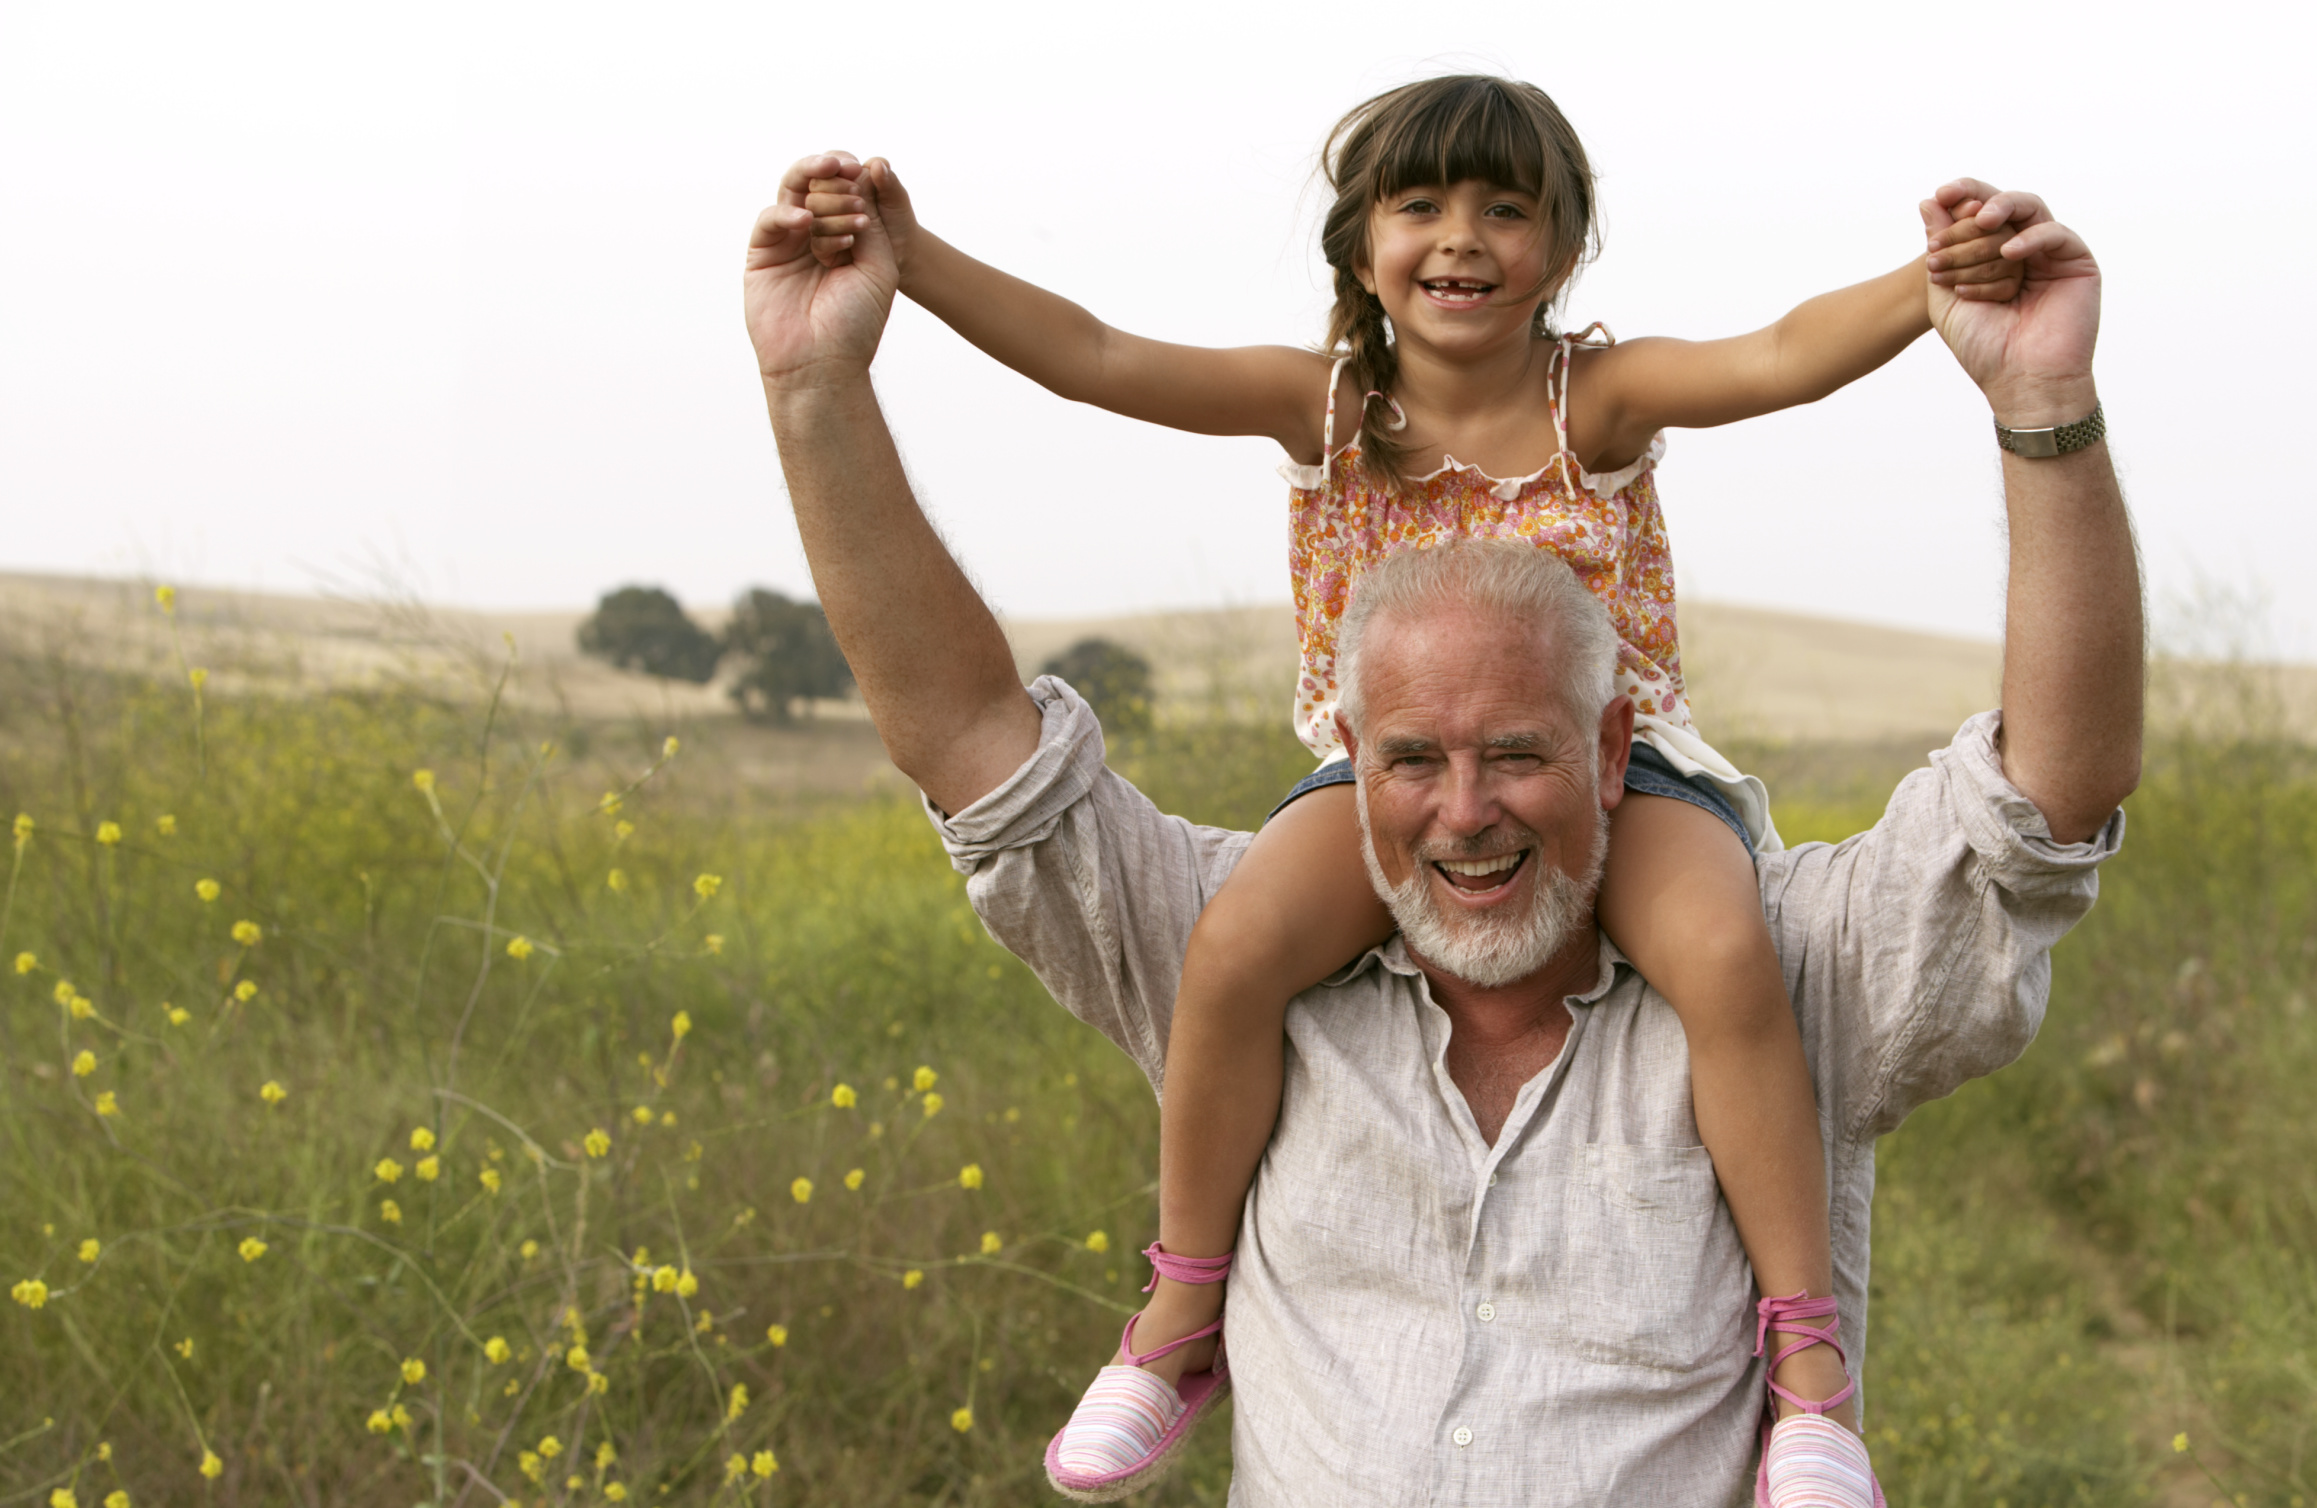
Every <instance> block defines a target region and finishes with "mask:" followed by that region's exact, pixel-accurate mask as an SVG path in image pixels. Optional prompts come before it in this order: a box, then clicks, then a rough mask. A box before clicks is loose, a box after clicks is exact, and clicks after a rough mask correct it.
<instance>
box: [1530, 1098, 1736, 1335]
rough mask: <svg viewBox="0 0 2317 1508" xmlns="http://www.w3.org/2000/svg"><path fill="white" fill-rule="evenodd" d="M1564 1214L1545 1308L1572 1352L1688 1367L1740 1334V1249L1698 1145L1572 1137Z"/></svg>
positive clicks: (1710, 1167) (1711, 1167)
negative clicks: (1581, 1142) (1587, 1141)
mask: <svg viewBox="0 0 2317 1508" xmlns="http://www.w3.org/2000/svg"><path fill="white" fill-rule="evenodd" d="M1560 1217H1561V1231H1560V1232H1559V1235H1560V1240H1559V1241H1557V1242H1554V1243H1552V1244H1553V1245H1557V1246H1558V1247H1559V1248H1560V1256H1561V1271H1560V1272H1559V1273H1557V1274H1555V1275H1553V1276H1554V1279H1555V1280H1554V1281H1553V1282H1552V1291H1551V1294H1550V1302H1549V1304H1548V1312H1551V1313H1554V1314H1556V1315H1557V1316H1558V1318H1559V1323H1560V1327H1561V1329H1562V1331H1563V1333H1564V1334H1565V1335H1566V1336H1567V1338H1568V1342H1569V1345H1570V1347H1571V1349H1573V1350H1574V1351H1575V1352H1576V1353H1577V1354H1579V1355H1581V1356H1584V1357H1585V1358H1587V1359H1589V1360H1593V1361H1600V1362H1608V1363H1611V1364H1614V1365H1619V1366H1637V1367H1650V1368H1656V1369H1665V1370H1674V1371H1689V1370H1692V1369H1695V1368H1697V1367H1699V1366H1702V1365H1705V1364H1706V1363H1708V1362H1709V1361H1711V1360H1713V1359H1714V1358H1715V1356H1716V1353H1717V1352H1720V1351H1723V1350H1725V1349H1726V1348H1727V1347H1729V1346H1731V1345H1733V1344H1738V1343H1739V1342H1740V1341H1742V1340H1743V1338H1744V1337H1743V1332H1744V1330H1745V1328H1746V1327H1745V1325H1744V1323H1743V1319H1744V1315H1743V1311H1744V1309H1745V1306H1746V1301H1747V1299H1748V1297H1749V1295H1750V1292H1751V1289H1750V1287H1749V1282H1748V1279H1747V1276H1746V1259H1745V1252H1744V1250H1743V1249H1742V1248H1741V1247H1740V1246H1739V1245H1738V1235H1737V1229H1736V1227H1735V1226H1734V1225H1732V1224H1731V1222H1730V1218H1729V1216H1728V1215H1727V1214H1725V1213H1724V1212H1723V1211H1722V1208H1721V1191H1720V1187H1719V1185H1718V1184H1716V1183H1715V1181H1714V1164H1713V1159H1712V1157H1711V1156H1710V1155H1708V1153H1707V1152H1706V1149H1705V1148H1703V1147H1635V1146H1623V1145H1617V1144H1610V1143H1596V1144H1593V1145H1589V1146H1584V1147H1579V1148H1577V1149H1576V1156H1575V1158H1574V1159H1573V1160H1572V1162H1571V1164H1570V1166H1569V1172H1568V1177H1567V1178H1566V1179H1564V1180H1563V1181H1562V1199H1561V1209H1560Z"/></svg>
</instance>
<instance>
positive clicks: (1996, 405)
mask: <svg viewBox="0 0 2317 1508" xmlns="http://www.w3.org/2000/svg"><path fill="white" fill-rule="evenodd" d="M1986 393H1987V406H1988V408H1989V409H1991V410H1992V411H1993V412H1994V414H1995V422H1996V423H1998V424H2000V425H2002V426H2003V427H2004V428H2005V429H2051V428H2053V427H2055V426H2057V425H2062V424H2073V423H2075V422H2076V421H2077V420H2078V419H2082V418H2085V417H2086V416H2088V415H2089V414H2090V413H2091V412H2092V410H2093V409H2095V408H2098V407H2099V406H2100V393H2099V389H2098V388H2096V387H2095V386H2093V383H2092V376H2091V374H2090V373H2089V372H2086V373H2084V374H2083V375H2082V376H2080V377H2066V378H2053V379H2036V380H2030V381H2021V382H2012V383H1994V384H1990V385H1989V386H1988V388H1987V389H1986Z"/></svg>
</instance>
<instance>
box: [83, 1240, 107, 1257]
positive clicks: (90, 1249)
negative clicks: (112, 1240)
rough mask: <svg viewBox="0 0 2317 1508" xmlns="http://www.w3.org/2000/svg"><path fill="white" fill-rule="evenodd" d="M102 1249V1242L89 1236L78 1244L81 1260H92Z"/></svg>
mask: <svg viewBox="0 0 2317 1508" xmlns="http://www.w3.org/2000/svg"><path fill="white" fill-rule="evenodd" d="M104 1249H105V1248H104V1244H103V1243H102V1242H100V1241H98V1240H97V1238H96V1237H94V1236H91V1237H89V1238H88V1239H87V1240H86V1241H83V1242H81V1244H80V1259H81V1260H82V1261H83V1262H94V1261H95V1260H96V1259H97V1257H98V1255H99V1254H100V1253H102V1252H103V1251H104Z"/></svg>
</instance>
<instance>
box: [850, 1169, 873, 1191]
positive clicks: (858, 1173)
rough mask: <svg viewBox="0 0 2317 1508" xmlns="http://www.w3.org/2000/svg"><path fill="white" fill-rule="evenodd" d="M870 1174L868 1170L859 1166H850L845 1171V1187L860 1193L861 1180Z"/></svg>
mask: <svg viewBox="0 0 2317 1508" xmlns="http://www.w3.org/2000/svg"><path fill="white" fill-rule="evenodd" d="M868 1176H869V1175H868V1174H867V1173H866V1172H864V1171H862V1170H861V1169H859V1168H848V1169H846V1171H845V1187H846V1188H848V1189H850V1190H852V1191H853V1192H855V1193H859V1192H860V1189H861V1180H862V1179H864V1178H866V1177H868Z"/></svg>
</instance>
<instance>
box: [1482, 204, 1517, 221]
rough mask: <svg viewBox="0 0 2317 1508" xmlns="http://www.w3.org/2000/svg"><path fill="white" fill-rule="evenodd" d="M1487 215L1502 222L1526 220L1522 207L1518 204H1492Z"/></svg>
mask: <svg viewBox="0 0 2317 1508" xmlns="http://www.w3.org/2000/svg"><path fill="white" fill-rule="evenodd" d="M1487 213H1489V214H1490V215H1493V216H1495V217H1496V218H1497V219H1500V220H1520V219H1525V218H1526V216H1524V215H1523V214H1522V213H1521V207H1520V206H1519V205H1517V204H1492V205H1490V206H1489V207H1488V210H1487Z"/></svg>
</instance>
